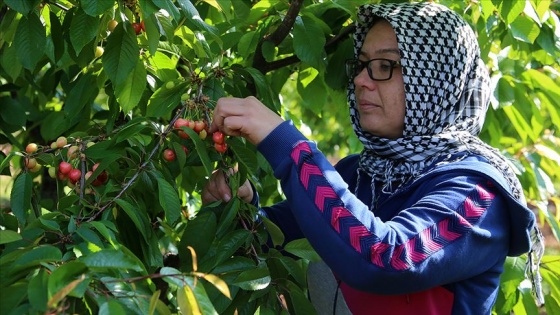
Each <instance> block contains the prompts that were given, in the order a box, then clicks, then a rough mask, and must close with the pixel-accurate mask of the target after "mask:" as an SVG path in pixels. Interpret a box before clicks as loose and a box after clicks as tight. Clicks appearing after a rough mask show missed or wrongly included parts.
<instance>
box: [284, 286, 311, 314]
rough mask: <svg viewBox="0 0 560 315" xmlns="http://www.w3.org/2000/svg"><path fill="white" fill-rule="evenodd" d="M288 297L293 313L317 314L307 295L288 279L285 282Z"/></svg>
mask: <svg viewBox="0 0 560 315" xmlns="http://www.w3.org/2000/svg"><path fill="white" fill-rule="evenodd" d="M286 286H287V291H288V297H289V298H290V300H291V302H292V306H293V308H294V310H295V311H294V313H295V314H310V315H311V314H317V312H316V311H315V308H314V307H313V304H311V301H309V299H308V298H307V295H306V294H305V293H304V292H303V291H302V290H301V288H300V287H299V286H297V285H295V284H294V283H293V282H291V281H288V282H287V283H286Z"/></svg>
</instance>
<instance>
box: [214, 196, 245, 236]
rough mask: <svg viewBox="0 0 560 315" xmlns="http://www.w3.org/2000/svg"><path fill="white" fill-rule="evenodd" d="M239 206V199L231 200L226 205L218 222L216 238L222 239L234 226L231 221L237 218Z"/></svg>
mask: <svg viewBox="0 0 560 315" xmlns="http://www.w3.org/2000/svg"><path fill="white" fill-rule="evenodd" d="M239 204H240V201H239V198H232V199H231V200H230V201H229V202H228V203H226V205H225V207H224V209H223V210H222V215H221V216H220V220H219V222H218V231H217V232H216V237H217V238H222V236H223V235H224V233H226V232H227V231H228V230H230V229H231V228H232V226H234V224H233V220H234V219H235V218H236V217H237V213H238V210H239Z"/></svg>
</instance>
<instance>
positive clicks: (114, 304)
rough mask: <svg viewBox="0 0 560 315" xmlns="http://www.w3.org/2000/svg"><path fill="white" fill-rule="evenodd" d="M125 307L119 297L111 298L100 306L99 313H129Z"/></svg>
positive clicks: (120, 314)
mask: <svg viewBox="0 0 560 315" xmlns="http://www.w3.org/2000/svg"><path fill="white" fill-rule="evenodd" d="M125 309H126V308H125V307H124V306H122V305H121V304H120V303H119V300H117V299H114V298H113V299H110V300H108V301H107V302H104V303H102V304H101V305H100V306H99V312H98V313H97V315H127V312H126V311H125Z"/></svg>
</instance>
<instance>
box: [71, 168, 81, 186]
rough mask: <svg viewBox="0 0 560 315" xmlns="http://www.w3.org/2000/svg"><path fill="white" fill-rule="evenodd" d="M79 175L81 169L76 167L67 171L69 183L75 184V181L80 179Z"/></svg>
mask: <svg viewBox="0 0 560 315" xmlns="http://www.w3.org/2000/svg"><path fill="white" fill-rule="evenodd" d="M80 177H82V171H80V170H79V169H77V168H73V169H72V170H71V171H70V172H69V173H68V179H69V180H70V182H71V183H73V184H75V183H76V182H78V181H79V180H80Z"/></svg>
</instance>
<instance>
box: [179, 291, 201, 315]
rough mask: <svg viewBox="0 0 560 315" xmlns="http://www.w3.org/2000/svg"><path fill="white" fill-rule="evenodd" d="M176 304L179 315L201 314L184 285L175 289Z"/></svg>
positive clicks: (193, 297) (190, 292)
mask: <svg viewBox="0 0 560 315" xmlns="http://www.w3.org/2000/svg"><path fill="white" fill-rule="evenodd" d="M177 304H178V305H179V310H180V311H181V314H185V315H198V314H202V312H201V310H200V306H199V305H198V301H197V299H196V297H195V295H194V292H193V290H192V289H191V287H190V286H188V285H185V286H183V287H182V288H179V289H177Z"/></svg>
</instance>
